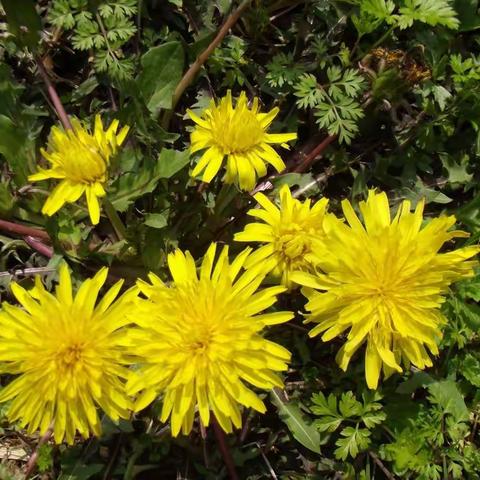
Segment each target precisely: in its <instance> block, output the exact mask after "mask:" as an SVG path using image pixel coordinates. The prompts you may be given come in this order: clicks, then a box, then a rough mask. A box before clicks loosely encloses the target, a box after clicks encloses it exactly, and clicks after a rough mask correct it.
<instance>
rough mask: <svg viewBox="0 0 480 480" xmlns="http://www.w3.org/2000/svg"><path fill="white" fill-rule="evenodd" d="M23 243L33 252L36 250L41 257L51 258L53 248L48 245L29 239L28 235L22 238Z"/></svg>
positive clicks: (33, 238) (32, 238)
mask: <svg viewBox="0 0 480 480" xmlns="http://www.w3.org/2000/svg"><path fill="white" fill-rule="evenodd" d="M23 241H24V242H25V243H26V244H27V245H28V246H29V247H32V248H33V249H34V250H36V251H37V252H38V253H40V254H41V255H43V256H45V257H47V258H52V257H53V248H52V247H49V246H48V245H45V244H44V243H42V242H41V241H40V240H37V239H36V238H35V237H31V236H30V235H27V236H25V237H23Z"/></svg>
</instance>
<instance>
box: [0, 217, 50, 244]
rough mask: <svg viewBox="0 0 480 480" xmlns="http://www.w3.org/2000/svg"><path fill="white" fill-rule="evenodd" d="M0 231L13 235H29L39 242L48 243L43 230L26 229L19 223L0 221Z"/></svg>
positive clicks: (46, 235)
mask: <svg viewBox="0 0 480 480" xmlns="http://www.w3.org/2000/svg"><path fill="white" fill-rule="evenodd" d="M0 230H3V231H4V232H8V233H14V234H16V235H22V236H24V235H29V236H31V237H35V238H38V239H40V240H45V241H47V242H49V241H50V237H49V235H48V233H47V232H46V231H45V230H40V229H39V228H33V227H27V226H26V225H21V224H19V223H14V222H8V221H7V220H0Z"/></svg>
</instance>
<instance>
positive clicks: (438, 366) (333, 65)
mask: <svg viewBox="0 0 480 480" xmlns="http://www.w3.org/2000/svg"><path fill="white" fill-rule="evenodd" d="M1 6H2V9H3V10H0V177H1V179H0V180H1V181H0V248H1V250H0V252H1V253H0V295H1V298H2V300H11V296H10V293H9V290H8V285H9V283H10V282H11V280H12V279H14V278H15V279H17V280H21V281H22V283H24V284H25V285H29V284H30V283H31V274H32V273H33V272H41V273H42V274H43V276H44V278H45V281H46V282H47V283H49V282H52V281H53V280H54V279H55V274H54V272H55V267H56V266H57V265H58V263H59V262H60V260H61V259H62V258H63V257H68V259H69V263H70V265H71V266H73V267H74V269H75V274H76V276H77V277H78V279H81V278H84V277H86V276H88V275H90V274H91V273H92V272H94V271H96V270H97V269H98V268H99V266H101V265H111V275H112V278H117V277H124V278H127V279H128V281H129V282H130V283H133V282H134V281H135V279H136V278H137V276H140V277H144V276H145V275H146V273H147V272H148V271H150V270H151V271H154V272H157V273H159V274H160V275H162V274H163V273H164V272H165V259H166V254H167V253H168V252H169V251H171V250H172V248H174V247H176V246H180V247H181V248H183V249H189V250H190V251H191V252H192V254H193V255H194V256H195V257H196V258H199V257H201V256H202V255H203V254H204V253H205V250H206V247H207V246H208V244H209V243H210V242H211V241H218V242H225V243H231V240H232V236H233V234H234V233H235V232H238V231H240V230H241V229H242V228H243V225H244V224H245V223H246V221H247V219H246V215H245V214H246V211H247V210H248V209H249V208H250V207H251V206H252V204H253V201H252V198H251V195H250V194H248V193H241V192H239V191H238V190H237V189H236V188H235V187H233V186H230V187H225V186H223V185H222V182H221V181H220V179H219V178H217V180H216V181H214V182H213V183H211V184H210V185H209V186H208V188H204V187H200V188H199V183H198V182H196V181H194V180H192V179H190V177H189V167H191V165H193V164H194V160H195V158H192V157H191V156H190V154H189V150H188V148H189V131H190V130H191V128H192V122H191V121H190V120H188V119H187V118H186V116H185V112H186V109H187V108H191V109H193V110H194V111H201V110H202V109H203V108H204V107H205V106H207V105H208V102H209V100H210V99H211V98H220V97H222V96H224V95H225V93H226V92H227V90H228V89H230V90H232V92H233V95H234V96H237V95H238V94H239V93H240V92H241V91H242V90H245V91H246V92H247V94H248V96H249V97H251V98H252V97H254V96H258V97H259V98H260V99H261V101H262V103H263V105H264V108H265V109H270V108H272V107H273V106H278V107H279V108H280V110H281V113H280V115H279V116H278V117H277V120H276V123H275V125H274V128H273V129H272V130H273V131H288V132H295V131H298V140H297V142H296V143H295V145H294V146H293V148H292V149H291V150H290V151H289V152H287V153H286V154H283V157H284V160H285V161H286V163H287V166H288V170H287V172H284V173H283V174H281V175H274V176H271V177H269V178H265V179H262V180H261V181H260V183H259V185H257V188H258V189H266V190H269V191H268V194H269V195H272V196H274V195H275V191H276V190H277V189H278V187H279V186H280V185H282V184H285V183H287V184H289V185H290V186H291V188H292V190H293V191H294V192H295V195H296V196H297V197H300V198H304V197H305V196H310V197H313V198H318V197H321V196H327V197H329V198H330V199H331V207H330V208H331V210H332V211H334V212H338V211H339V203H340V200H341V199H343V198H346V197H347V198H350V199H351V200H352V201H353V202H357V201H358V200H360V199H362V198H364V196H365V193H366V191H367V187H378V188H380V189H382V190H384V191H386V192H387V193H388V196H389V198H390V201H391V204H392V205H396V204H398V203H399V202H401V200H403V199H410V200H411V201H412V202H413V203H414V204H415V203H416V202H417V201H418V200H419V199H420V198H422V197H425V198H426V200H427V207H426V211H427V214H428V215H438V214H440V213H441V212H449V213H453V214H455V215H456V216H457V218H458V222H459V224H460V225H461V227H462V228H463V229H465V230H468V231H469V232H470V233H471V238H470V239H469V240H468V241H469V242H472V243H476V242H477V241H478V239H479V238H480V191H479V187H478V179H479V175H480V163H479V153H480V56H479V55H480V45H479V37H478V30H479V29H480V13H479V5H478V1H477V0H456V1H448V0H395V1H393V0H345V1H341V0H339V1H335V0H331V1H328V0H304V1H302V0H264V1H261V0H244V1H243V2H242V3H238V2H235V1H230V0H217V1H214V0H170V1H167V0H143V1H142V0H51V1H46V0H40V1H38V2H34V1H32V0H21V1H16V2H15V1H13V0H2V1H1ZM225 22H226V25H225ZM222 25H224V27H223V28H221V26H222ZM219 32H220V33H219ZM217 34H218V36H217ZM214 47H216V48H214ZM192 66H193V67H192ZM189 67H192V68H190V69H189ZM49 84H51V85H54V87H55V89H56V91H57V92H58V95H59V96H60V98H61V101H62V103H63V105H64V107H65V109H66V110H67V112H68V113H69V114H70V115H75V116H77V117H78V118H81V119H82V120H85V121H87V122H91V121H93V118H94V116H95V114H96V113H99V112H101V113H103V116H104V118H105V119H106V120H107V119H109V120H110V119H113V118H118V119H119V120H120V122H121V124H122V125H124V124H128V125H130V126H131V127H132V128H131V132H130V134H129V137H128V142H127V145H126V146H125V147H124V148H122V150H121V153H120V154H119V156H118V157H117V161H116V164H115V170H114V171H115V174H114V175H113V178H112V183H111V185H110V187H109V200H110V202H111V204H112V205H113V207H114V209H115V210H116V211H117V212H118V213H119V215H120V216H121V219H122V221H123V224H124V225H125V226H126V231H122V229H121V228H120V230H118V228H117V229H113V228H112V226H111V225H110V223H109V222H108V221H107V220H106V219H104V218H102V221H101V222H100V224H99V225H98V226H97V227H96V228H92V225H91V224H90V222H89V220H88V213H87V210H86V208H84V207H82V206H80V205H81V204H78V205H75V206H73V205H70V206H69V207H68V208H64V209H62V210H61V211H60V212H59V214H57V215H55V216H54V217H51V218H47V217H44V216H42V215H40V214H39V211H40V208H41V205H42V204H43V202H44V200H45V195H46V194H47V192H46V190H44V186H43V184H42V185H40V186H39V185H37V184H36V185H31V184H28V182H27V176H28V175H29V174H31V173H33V172H34V171H35V167H36V165H37V163H38V161H39V159H40V153H39V149H40V147H41V146H44V145H45V144H46V140H47V136H48V133H49V131H50V128H51V126H52V125H54V124H57V123H58V119H57V116H56V113H55V109H54V105H53V104H52V100H51V96H49V94H48V89H47V88H48V86H49ZM51 85H50V86H51ZM106 123H107V122H106ZM22 228H23V229H22ZM39 231H40V232H39ZM232 248H233V249H235V248H238V249H241V248H243V247H242V245H239V246H237V247H235V246H233V247H232ZM479 300H480V277H475V278H473V279H471V280H469V281H466V282H463V283H461V284H458V285H457V286H456V287H454V288H453V289H452V291H451V292H450V294H449V296H448V300H447V301H446V303H445V304H444V307H443V310H444V313H445V315H446V316H447V318H448V319H449V323H448V325H446V327H445V330H444V338H443V340H442V344H441V353H440V356H439V357H438V358H437V359H436V361H435V362H434V367H432V368H430V369H429V370H428V371H425V372H419V371H415V370H412V371H409V372H406V373H405V374H404V375H394V376H393V377H391V378H390V379H389V380H388V381H386V382H384V383H383V384H382V386H381V388H380V389H379V390H378V391H376V392H374V393H372V392H370V391H368V390H367V388H366V385H365V381H364V379H363V365H362V360H361V359H360V358H357V361H355V362H352V365H351V367H350V369H349V371H348V372H346V373H343V372H341V370H340V369H339V368H338V366H337V365H336V363H335V360H334V358H335V352H336V351H337V350H338V345H339V344H341V341H333V342H329V343H321V342H320V341H319V340H318V339H314V340H308V337H307V336H306V329H305V327H304V326H303V324H302V318H301V316H298V318H296V319H295V320H293V321H291V322H289V323H288V324H286V325H285V326H284V327H283V328H281V329H276V330H274V331H273V332H272V337H273V338H275V340H276V341H277V342H278V343H281V344H283V345H285V346H286V347H287V348H289V349H290V350H291V351H292V352H293V361H292V365H291V369H290V370H289V372H288V374H287V376H286V378H285V385H286V388H285V391H279V390H275V391H273V392H271V394H270V396H269V398H268V396H267V398H266V403H267V404H268V412H267V413H266V414H265V415H264V416H260V415H257V414H248V415H246V418H245V419H244V427H243V429H242V430H241V431H238V432H236V433H235V434H234V435H231V436H229V437H228V443H229V448H230V451H231V454H232V456H233V461H234V463H235V466H236V470H237V473H238V476H239V478H241V479H248V480H256V479H267V478H273V479H285V480H286V479H291V480H293V479H295V480H300V479H353V478H360V479H364V480H367V479H385V478H386V479H393V478H405V479H425V480H427V479H428V480H437V479H438V480H440V479H443V480H446V479H461V478H471V479H475V478H480V473H479V472H480V450H479V441H480V437H479V433H478V430H479V428H478V422H479V414H480V393H479V389H478V388H479V387H480V350H479V348H478V347H479V334H478V331H479V327H480V309H479V307H478V304H477V302H478V301H479ZM281 303H282V305H281V307H282V308H286V309H293V310H294V311H299V310H301V309H302V306H303V304H304V299H303V297H302V296H301V295H300V294H299V293H298V294H297V293H292V294H290V295H284V296H283V297H282V299H281ZM156 413H158V405H157V404H155V405H154V406H153V407H152V408H151V409H148V410H146V411H144V412H142V414H141V415H138V416H137V417H136V418H135V419H134V420H132V421H122V422H121V423H120V424H119V425H114V424H112V423H109V422H108V421H107V420H105V424H104V435H103V436H102V437H101V438H99V439H92V440H89V441H87V442H83V443H82V442H79V443H77V444H76V445H75V446H73V447H66V446H59V447H54V446H53V445H50V444H46V445H44V446H42V447H41V448H40V452H39V453H40V456H39V460H38V473H37V475H38V478H55V479H57V478H58V479H63V480H67V479H68V480H87V479H109V478H119V479H125V480H130V479H134V478H135V479H154V478H155V479H158V478H162V479H222V478H228V474H227V471H226V469H225V465H224V462H223V460H222V457H221V454H220V452H219V450H218V447H217V445H216V443H215V437H214V435H213V433H212V432H211V431H207V432H200V431H197V430H195V431H193V432H192V433H191V435H190V436H188V437H182V436H180V437H179V438H177V439H172V438H171V437H170V435H169V430H168V426H164V425H162V424H160V423H159V422H158V420H157V419H156V416H155V414H156ZM0 422H2V423H1V427H2V428H1V430H0V456H1V457H2V458H3V459H2V463H1V464H0V478H3V479H17V478H23V474H22V468H23V461H24V460H22V458H23V457H25V456H27V455H28V454H30V453H31V452H32V451H33V450H34V449H35V448H36V445H37V443H38V439H36V438H27V437H25V436H24V435H23V434H22V431H21V430H19V429H17V428H16V427H15V426H14V425H10V424H8V423H7V422H6V420H5V418H4V415H3V413H2V412H1V411H0ZM22 452H23V453H22ZM22 455H23V457H22ZM18 457H20V460H15V459H16V458H18Z"/></svg>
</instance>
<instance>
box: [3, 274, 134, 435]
mask: <svg viewBox="0 0 480 480" xmlns="http://www.w3.org/2000/svg"><path fill="white" fill-rule="evenodd" d="M106 277H107V269H106V268H102V269H101V270H100V271H99V272H98V273H97V274H96V275H95V276H94V277H93V278H91V279H88V280H86V281H85V282H83V284H82V285H81V287H80V288H79V290H78V292H77V293H76V295H75V297H73V295H72V283H71V279H70V274H69V272H68V268H67V267H66V265H63V266H62V267H61V268H60V281H59V284H58V286H57V289H56V292H55V294H51V293H49V292H47V291H46V290H45V288H44V287H43V285H42V283H41V281H40V280H39V278H38V277H37V279H36V281H35V287H34V288H33V289H32V290H29V291H26V290H24V289H23V288H22V287H21V286H20V285H18V284H16V283H14V284H13V285H12V292H13V294H14V295H15V297H16V298H17V300H18V302H19V303H20V304H21V305H22V307H23V309H22V308H19V307H16V306H12V305H9V304H8V303H4V304H3V305H2V307H3V310H2V311H1V312H0V362H1V364H2V371H3V372H5V373H11V374H14V375H18V376H17V378H15V379H14V380H13V381H12V382H11V383H10V384H8V385H7V386H6V387H5V388H3V390H1V392H0V402H6V401H9V400H11V404H10V406H9V407H8V411H7V416H8V417H9V419H10V420H11V421H16V420H20V425H21V426H22V427H27V431H28V433H30V434H31V433H33V432H34V431H36V430H37V429H40V433H41V434H43V433H45V432H46V431H47V430H48V428H49V427H50V425H51V424H52V423H53V424H54V427H53V432H54V437H55V441H56V442H57V443H60V442H61V441H62V440H63V439H64V438H66V440H67V442H68V443H73V440H74V436H75V434H76V432H77V431H78V432H79V433H80V434H81V435H82V436H83V437H84V438H87V437H88V436H89V435H90V433H93V434H94V435H99V434H100V420H99V416H98V414H97V406H99V407H100V408H101V409H102V410H103V411H104V412H105V413H106V414H107V415H108V416H109V417H110V418H112V419H113V420H118V419H119V418H127V417H128V416H129V409H130V408H131V404H130V401H129V399H128V397H127V396H126V394H125V382H124V379H125V378H126V377H127V375H128V371H129V370H128V368H127V366H126V365H127V364H128V363H129V362H128V357H127V356H126V354H125V348H124V347H123V345H122V342H123V341H124V336H125V335H126V334H125V331H124V330H123V329H122V327H123V326H124V325H126V323H127V319H126V311H127V310H128V309H129V308H131V305H132V303H133V297H135V296H136V295H137V292H136V291H135V290H130V291H128V292H126V293H125V294H123V295H122V296H121V297H120V298H118V299H117V300H116V301H115V298H116V297H117V295H118V292H119V290H120V287H121V285H122V281H119V282H118V283H116V284H115V285H114V286H113V287H111V288H110V290H108V292H107V293H106V294H105V296H104V297H103V299H102V300H101V301H100V302H99V303H98V304H97V306H96V307H95V303H96V301H97V296H98V292H99V290H100V288H101V287H102V285H103V284H104V282H105V279H106Z"/></svg>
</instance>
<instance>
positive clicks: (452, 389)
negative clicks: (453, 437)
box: [428, 380, 469, 422]
mask: <svg viewBox="0 0 480 480" xmlns="http://www.w3.org/2000/svg"><path fill="white" fill-rule="evenodd" d="M428 391H429V392H430V397H429V400H430V402H432V403H435V404H437V405H439V406H440V407H441V408H442V409H443V411H444V412H445V413H449V414H450V415H452V416H453V418H454V419H455V420H456V421H457V422H461V421H467V420H468V418H469V412H468V408H467V406H466V405H465V400H464V398H463V395H462V394H461V393H460V391H459V390H458V387H457V384H456V383H455V382H454V381H452V380H441V381H439V382H435V383H432V384H430V385H429V386H428Z"/></svg>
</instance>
